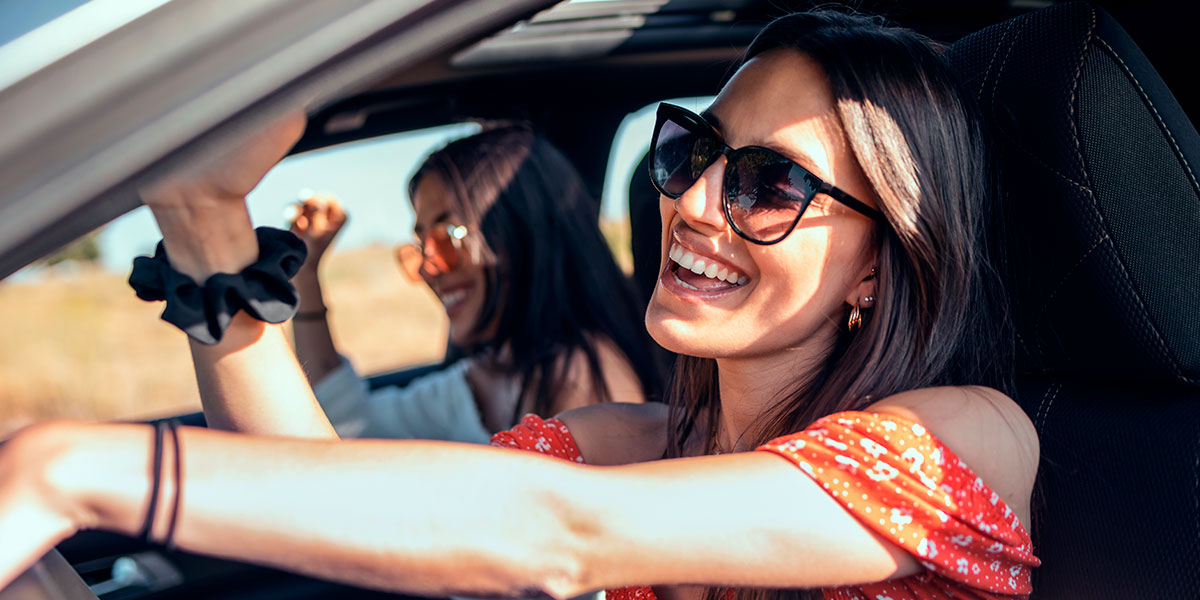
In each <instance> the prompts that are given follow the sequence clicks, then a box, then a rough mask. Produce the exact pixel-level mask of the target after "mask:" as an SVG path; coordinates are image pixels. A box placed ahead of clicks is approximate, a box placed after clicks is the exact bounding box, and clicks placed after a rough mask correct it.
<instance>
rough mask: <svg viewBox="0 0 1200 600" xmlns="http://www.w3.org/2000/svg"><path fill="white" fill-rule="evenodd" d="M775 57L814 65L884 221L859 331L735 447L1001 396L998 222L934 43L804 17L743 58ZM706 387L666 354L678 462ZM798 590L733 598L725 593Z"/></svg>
mask: <svg viewBox="0 0 1200 600" xmlns="http://www.w3.org/2000/svg"><path fill="white" fill-rule="evenodd" d="M779 49H788V50H797V51H800V52H802V53H804V54H806V55H807V56H809V57H810V58H812V59H814V60H815V61H816V62H817V63H818V64H819V65H821V67H822V69H823V70H824V72H825V75H826V76H827V77H828V78H829V82H830V87H831V89H832V92H833V97H834V101H835V105H836V111H837V114H838V117H839V118H840V120H841V124H842V127H843V129H844V130H845V133H846V137H847V139H848V140H849V143H850V148H851V150H852V152H853V153H854V156H855V157H856V159H857V161H858V164H859V166H860V167H861V168H862V170H863V173H865V174H866V177H867V180H868V181H869V182H870V184H871V186H872V188H873V189H874V191H875V193H876V195H877V196H878V198H879V201H880V207H879V208H880V210H881V211H882V212H883V213H884V215H885V216H886V217H887V223H886V225H880V226H879V228H878V230H877V231H876V234H875V243H876V247H877V250H878V264H877V269H878V271H877V281H876V294H875V296H876V301H875V307H874V308H873V309H871V310H867V311H866V315H865V319H864V323H863V325H862V328H861V329H859V330H858V331H857V332H851V331H850V330H849V329H848V328H847V327H846V326H845V325H843V326H842V328H841V331H840V335H839V339H838V341H837V343H836V344H835V347H834V349H833V351H832V354H831V355H830V356H829V358H828V360H826V361H825V363H824V365H823V366H822V368H820V369H819V370H817V371H816V372H815V373H812V374H809V375H808V376H806V377H805V378H804V379H802V380H799V381H796V382H795V385H794V387H793V388H792V389H787V390H780V392H779V396H778V399H777V401H776V403H775V404H774V405H773V407H772V408H771V409H770V410H769V412H768V413H767V414H765V415H763V417H762V419H761V421H760V422H759V423H758V424H757V426H756V428H755V429H754V430H752V431H750V432H747V433H746V437H747V438H750V439H746V440H742V441H743V442H749V443H750V444H752V445H755V446H756V445H759V444H761V443H764V442H766V441H769V440H771V439H772V438H775V437H778V436H782V435H787V434H789V433H793V432H796V431H801V430H803V429H804V428H805V427H807V426H808V425H809V424H811V423H812V422H813V421H814V420H816V419H818V418H820V417H822V416H825V415H829V414H832V413H835V412H839V411H843V410H859V409H862V408H864V407H866V406H867V405H869V404H871V403H873V402H875V401H877V400H879V399H882V398H884V397H886V396H889V395H892V394H896V393H898V392H903V391H906V390H912V389H917V388H923V387H929V386H937V385H984V386H990V387H993V388H996V389H999V390H1001V391H1004V392H1008V391H1009V390H1010V389H1011V387H1012V384H1011V378H1012V374H1011V369H1012V357H1013V352H1014V349H1013V348H1014V347H1013V339H1012V337H1011V336H1012V334H1011V328H1010V327H1009V317H1008V309H1007V304H1006V302H1005V300H1004V295H1003V290H1002V286H1001V281H1002V279H1001V277H1000V274H999V269H998V268H997V265H996V264H995V263H993V262H992V260H991V255H992V249H991V248H990V247H989V246H990V245H991V242H990V240H991V239H994V238H993V236H994V235H995V234H996V233H997V232H996V231H995V230H994V229H995V227H996V226H998V223H999V220H998V219H997V218H996V217H995V215H994V204H995V202H996V200H997V198H996V196H997V194H996V176H995V173H994V172H993V168H992V165H991V163H990V161H989V152H988V148H987V145H986V142H985V137H984V134H983V126H982V125H981V119H980V117H979V116H978V111H977V110H976V108H975V107H974V105H973V103H972V100H971V99H970V96H969V95H967V94H964V93H962V92H960V90H959V88H958V86H957V84H956V82H955V80H954V77H953V75H952V74H951V73H950V71H949V69H948V67H947V66H946V64H945V62H944V61H943V59H942V58H941V56H940V54H939V52H938V48H937V47H936V46H935V45H934V44H933V43H931V42H930V41H929V40H927V39H925V38H924V37H922V36H919V35H917V34H916V33H914V32H912V31H909V30H906V29H901V28H897V27H891V26H888V25H887V24H886V23H885V22H884V21H883V20H882V19H880V18H872V17H864V16H858V15H851V14H846V13H841V12H830V11H817V12H810V13H801V14H794V15H789V16H786V17H782V18H779V19H777V20H775V21H773V22H771V23H770V24H769V25H767V26H766V28H765V29H763V30H762V32H760V33H759V34H758V36H757V37H756V38H755V39H754V41H753V42H752V43H751V44H750V47H749V48H748V50H747V51H746V55H745V57H744V59H743V63H744V62H745V61H749V60H751V59H753V58H754V57H756V56H758V55H761V54H763V53H765V52H769V51H772V50H779ZM850 308H851V307H849V306H847V307H846V311H847V314H848V313H849V310H850ZM842 323H843V324H844V323H846V321H845V320H843V321H842ZM718 385H719V382H718V373H717V366H716V361H715V360H712V359H704V358H696V357H687V356H682V357H680V358H679V359H678V362H677V364H676V368H675V374H674V377H673V381H672V382H671V385H670V386H669V389H668V398H669V400H670V402H671V417H670V428H671V429H670V436H671V438H670V443H669V445H668V450H667V453H668V455H669V456H679V455H682V454H683V452H684V447H685V444H688V443H689V442H691V443H692V444H694V445H693V446H692V447H696V446H699V447H701V448H711V447H712V441H711V440H710V439H708V438H709V437H711V435H712V429H711V428H710V427H709V426H707V425H709V424H711V423H714V422H715V419H716V418H717V412H718V410H719V406H720V399H719V387H718ZM693 436H694V437H695V439H689V438H692V437H693ZM697 441H699V443H698V444H697V443H696V442H697ZM723 594H724V592H722V591H719V590H710V594H709V597H710V598H713V599H716V598H720V599H721V600H725V596H724V595H723ZM805 594H806V592H803V591H798V590H739V591H738V592H737V593H736V596H737V598H738V600H766V599H770V600H783V599H785V598H797V597H804V596H805Z"/></svg>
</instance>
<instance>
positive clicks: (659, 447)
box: [558, 402, 667, 465]
mask: <svg viewBox="0 0 1200 600" xmlns="http://www.w3.org/2000/svg"><path fill="white" fill-rule="evenodd" d="M558 418H559V419H561V420H562V422H563V423H564V424H566V426H567V429H568V430H570V432H571V437H573V438H575V444H576V445H577V446H579V451H580V453H581V454H583V460H584V462H585V463H587V464H589V465H626V464H631V463H638V462H646V461H650V460H658V459H660V458H662V457H663V453H664V451H665V450H666V447H667V406H666V405H665V404H662V403H660V402H647V403H645V404H628V403H624V402H610V403H605V404H594V405H591V406H584V407H582V408H576V409H574V410H570V411H567V412H565V413H563V414H561V415H559V417H558Z"/></svg>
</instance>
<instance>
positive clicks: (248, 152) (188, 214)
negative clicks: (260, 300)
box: [142, 113, 337, 437]
mask: <svg viewBox="0 0 1200 600" xmlns="http://www.w3.org/2000/svg"><path fill="white" fill-rule="evenodd" d="M304 124H305V121H304V115H303V114H302V113H293V114H291V115H289V116H288V117H286V118H284V119H282V120H280V121H278V122H276V123H274V124H273V125H272V126H270V127H268V128H266V129H264V130H262V131H261V132H259V133H257V134H256V135H254V136H252V137H250V138H248V139H247V140H246V141H244V142H242V144H241V145H240V146H239V147H238V148H236V149H234V150H233V151H232V152H230V153H229V154H227V155H225V156H223V157H222V158H220V159H218V160H215V161H214V162H212V163H211V164H208V165H204V166H203V168H199V169H196V170H194V171H191V172H185V173H180V174H175V175H173V176H172V177H170V178H168V179H166V180H164V181H162V182H159V183H158V184H156V185H153V186H150V187H148V188H146V189H144V190H142V200H143V202H145V204H146V205H147V206H149V207H150V210H151V211H152V212H153V213H154V218H155V220H156V221H157V222H158V226H159V229H160V230H161V231H162V234H163V246H164V248H165V249H166V251H167V256H168V258H169V259H170V262H171V265H172V266H173V267H174V268H175V269H176V270H178V271H180V272H182V273H184V274H186V275H188V276H190V277H191V278H192V279H193V280H194V281H196V282H198V283H203V282H204V281H205V280H207V279H208V277H210V276H211V275H213V274H215V273H237V272H239V271H241V270H242V269H243V268H245V267H246V266H248V265H250V264H251V263H253V262H254V261H256V260H257V259H258V241H257V239H256V238H255V234H254V229H253V227H252V225H251V223H250V214H249V212H248V211H247V209H246V201H245V198H246V194H248V193H249V192H250V190H252V189H253V188H254V186H256V185H258V182H259V180H261V179H262V177H263V176H264V175H265V174H266V173H267V171H268V170H270V168H271V167H272V166H274V165H275V163H277V162H278V161H279V159H280V158H281V157H282V156H283V155H284V154H285V153H286V152H287V150H288V149H289V148H291V147H292V146H293V145H294V144H295V142H296V140H297V139H299V137H300V134H301V133H303V131H304ZM189 343H190V344H191V351H192V358H193V360H194V363H195V368H196V380H197V383H198V384H199V388H200V399H201V401H202V403H203V406H204V413H205V416H206V417H207V419H208V423H209V424H210V426H212V427H216V428H221V429H233V430H237V431H243V432H247V433H260V434H271V435H288V436H299V437H337V434H336V433H335V432H334V430H333V427H332V426H331V425H330V424H329V420H328V419H327V418H326V417H325V414H324V412H323V411H322V410H321V408H320V406H319V405H318V404H317V402H316V400H315V399H314V398H313V395H312V390H311V389H310V388H309V386H308V382H307V381H306V380H305V377H304V373H303V372H302V371H301V369H300V367H299V365H298V364H297V362H296V358H295V355H294V354H293V353H292V350H291V348H290V346H289V344H288V343H287V340H286V338H285V336H284V334H283V331H282V328H281V327H280V326H278V325H268V324H266V323H263V322H261V321H256V320H254V319H253V318H251V317H249V316H248V315H246V314H245V313H244V312H239V313H238V314H237V315H236V316H234V318H233V320H232V322H231V323H230V326H229V328H228V329H227V330H226V332H225V336H224V338H223V339H222V340H221V341H220V342H219V343H217V344H214V345H211V346H206V345H203V344H200V343H198V342H196V341H194V340H189Z"/></svg>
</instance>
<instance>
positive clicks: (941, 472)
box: [492, 412, 1041, 600]
mask: <svg viewBox="0 0 1200 600" xmlns="http://www.w3.org/2000/svg"><path fill="white" fill-rule="evenodd" d="M492 445H495V446H501V447H506V448H519V449H522V450H529V451H534V452H540V453H542V454H548V455H551V456H557V457H559V458H563V459H565V460H570V461H574V462H578V463H582V462H583V456H582V455H581V454H580V453H579V448H578V447H577V446H576V445H575V440H574V438H572V437H571V434H570V432H568V431H567V428H566V426H565V425H563V424H562V422H561V421H559V420H557V419H549V420H542V419H540V418H538V417H536V416H533V415H527V416H526V417H525V418H523V419H522V420H521V424H520V425H517V426H516V427H514V428H513V429H511V430H509V431H503V432H500V433H497V434H496V435H495V436H493V437H492ZM758 450H759V451H764V452H773V453H775V454H778V455H780V456H782V457H784V458H786V459H787V460H789V461H790V462H792V463H793V464H795V465H796V466H797V467H798V468H799V470H800V471H802V472H804V474H806V475H807V476H809V477H811V478H812V479H813V480H814V481H816V482H817V483H819V484H820V485H821V487H822V488H823V489H824V490H826V491H827V492H828V493H829V495H830V496H832V497H833V498H834V499H835V500H837V501H838V502H839V503H840V504H841V505H842V506H843V507H844V508H845V509H846V510H847V511H849V512H850V513H851V514H853V515H854V516H855V517H856V518H857V519H858V520H859V521H861V522H862V523H863V524H864V525H866V526H868V527H870V528H871V529H872V530H873V531H875V533H877V534H879V535H881V536H883V537H884V538H886V539H887V540H889V541H891V542H892V543H894V544H896V545H898V546H900V547H901V548H903V549H905V550H906V551H908V552H909V553H910V554H912V555H913V556H914V557H916V558H917V559H918V560H919V561H920V562H921V564H922V565H924V567H925V569H926V570H925V571H923V572H921V573H918V574H916V575H912V576H910V577H905V578H902V579H894V580H889V581H882V582H877V583H867V584H861V585H855V586H850V587H842V588H835V589H826V590H823V593H824V596H825V598H827V599H829V600H859V599H864V600H901V599H916V600H934V599H950V598H966V599H985V598H986V599H1005V598H1027V597H1028V596H1029V593H1030V592H1031V587H1030V583H1029V577H1030V568H1031V567H1036V566H1038V565H1039V564H1041V562H1040V561H1039V560H1038V559H1037V557H1035V556H1034V555H1033V543H1032V541H1031V540H1030V538H1029V534H1028V533H1026V531H1025V528H1024V527H1022V525H1021V523H1020V522H1019V521H1018V520H1017V516H1016V514H1014V513H1013V512H1012V510H1010V509H1009V508H1008V506H1007V505H1005V504H1004V501H1003V500H1001V499H1000V496H999V495H997V494H996V493H995V492H993V491H992V490H991V489H989V488H988V486H987V485H986V484H985V483H984V482H983V480H982V479H980V478H979V477H978V476H976V475H975V474H974V473H973V472H972V471H971V469H970V467H968V466H967V464H966V463H964V462H962V461H961V460H959V459H958V457H957V456H955V455H954V453H953V452H951V451H950V449H948V448H946V447H945V446H944V445H942V443H941V442H939V441H938V440H937V439H935V438H934V437H933V436H932V435H931V434H930V433H929V432H928V431H927V430H926V429H925V428H924V427H922V426H921V425H920V424H918V423H914V422H912V421H909V420H907V419H904V418H901V417H897V416H894V415H887V414H877V413H868V412H842V413H837V414H834V415H830V416H828V417H824V418H822V419H819V420H818V421H817V422H815V423H813V424H812V425H811V426H810V427H809V428H807V429H805V430H804V431H801V432H799V433H794V434H791V435H788V436H784V437H781V438H778V439H775V440H772V441H771V442H769V443H767V444H764V445H763V446H761V447H759V448H758ZM607 597H608V600H657V597H656V596H655V595H654V591H653V590H652V589H651V588H649V587H631V588H622V589H616V590H608V592H607Z"/></svg>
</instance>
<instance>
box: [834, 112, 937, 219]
mask: <svg viewBox="0 0 1200 600" xmlns="http://www.w3.org/2000/svg"><path fill="white" fill-rule="evenodd" d="M837 105H838V114H839V115H840V116H841V118H842V126H843V127H845V129H846V137H847V138H849V140H850V147H851V148H853V150H854V154H855V156H856V157H857V159H858V164H859V166H860V167H861V168H862V170H863V173H865V174H866V176H867V180H868V181H870V182H871V187H872V188H874V191H875V193H876V194H877V195H878V196H879V200H880V207H879V208H880V210H881V211H883V213H884V214H885V215H887V216H888V218H889V220H890V221H891V222H892V224H893V226H894V227H896V228H897V229H901V230H908V229H911V228H912V227H914V226H915V224H916V219H917V210H919V200H920V198H921V183H920V180H919V178H918V177H917V163H916V161H915V160H914V159H913V156H912V152H911V151H910V150H909V145H908V139H907V138H906V137H905V136H904V132H903V131H901V129H900V126H899V125H898V124H897V123H896V120H895V119H894V118H893V117H892V115H891V114H890V113H888V111H887V109H885V108H883V107H882V106H879V105H878V104H875V103H874V102H871V101H870V100H851V99H849V98H840V99H838V101H837Z"/></svg>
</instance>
